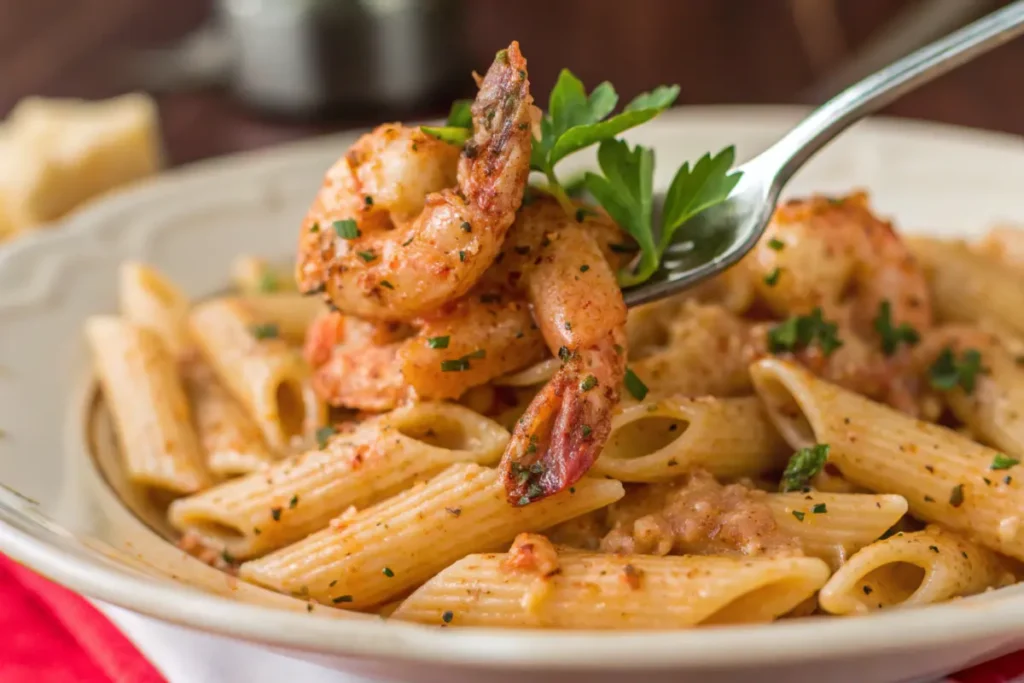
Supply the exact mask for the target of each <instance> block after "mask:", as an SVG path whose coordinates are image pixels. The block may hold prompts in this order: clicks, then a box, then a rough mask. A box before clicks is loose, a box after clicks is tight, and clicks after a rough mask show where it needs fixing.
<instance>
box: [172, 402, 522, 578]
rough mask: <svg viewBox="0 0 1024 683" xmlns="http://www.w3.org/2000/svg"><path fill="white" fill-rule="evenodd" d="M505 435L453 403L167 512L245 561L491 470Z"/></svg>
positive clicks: (398, 413)
mask: <svg viewBox="0 0 1024 683" xmlns="http://www.w3.org/2000/svg"><path fill="white" fill-rule="evenodd" d="M507 442H508V432H507V431H505V430H504V429H503V428H502V427H501V426H499V425H497V424H495V423H494V422H492V421H490V420H488V419H487V418H485V417H482V416H480V415H478V414H476V413H474V412H472V411H471V410H468V409H466V408H463V407H461V406H458V405H452V404H447V403H418V404H413V405H411V406H408V407H406V408H400V409H398V410H395V411H393V412H391V413H388V414H386V415H382V416H380V417H378V418H375V419H372V420H369V421H367V422H365V423H363V424H361V425H359V426H358V427H357V428H356V429H355V431H353V432H351V433H348V434H338V435H335V436H333V437H331V438H330V439H329V442H328V443H327V444H326V445H325V447H324V448H322V449H320V450H315V451H310V452H308V453H305V454H303V455H299V456H294V457H291V458H287V459H285V460H281V461H278V462H276V463H274V464H273V465H271V466H269V467H268V468H266V469H263V470H260V471H257V472H253V473H252V474H249V475H247V476H244V477H241V478H239V479H234V480H232V481H228V482H224V483H222V484H220V485H218V486H215V487H213V488H211V489H208V490H206V491H203V492H202V493H200V494H198V495H195V496H191V497H189V498H183V499H181V500H178V501H175V502H174V503H173V504H172V505H171V507H170V510H169V512H168V514H169V517H170V521H171V523H172V524H173V525H174V526H175V527H176V528H177V529H179V530H180V531H182V532H183V533H192V534H195V535H196V536H197V537H198V538H199V539H200V541H201V542H202V543H203V544H204V545H206V546H209V547H213V548H217V549H225V550H227V551H228V552H229V553H230V554H231V555H232V556H234V557H237V558H239V559H247V558H250V557H255V556H258V555H261V554H263V553H266V552H269V551H271V550H275V549H277V548H280V547H282V546H285V545H287V544H289V543H293V542H295V541H298V540H299V539H301V538H303V537H305V536H307V535H308V534H310V533H312V532H314V531H317V530H319V529H322V528H324V527H325V526H327V524H328V522H330V521H331V519H332V518H334V517H336V516H337V515H339V514H341V513H342V512H344V511H345V510H346V509H348V508H350V507H352V506H355V507H356V508H362V507H365V506H367V505H372V504H373V503H376V502H378V501H380V500H383V499H384V498H387V497H388V496H392V495H395V494H397V493H399V492H400V491H402V490H403V489H405V488H407V487H409V486H410V485H411V484H413V483H414V482H415V481H417V480H424V479H427V478H429V477H431V476H433V475H434V474H436V473H437V472H440V471H441V470H443V469H444V468H445V467H448V466H449V465H451V464H452V463H458V462H474V463H481V464H485V465H492V464H494V463H496V462H497V461H498V459H499V458H500V457H501V454H502V452H504V450H505V444H506V443H507Z"/></svg>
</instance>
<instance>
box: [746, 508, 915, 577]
mask: <svg viewBox="0 0 1024 683" xmlns="http://www.w3.org/2000/svg"><path fill="white" fill-rule="evenodd" d="M765 502H766V503H767V504H768V507H770V508H771V510H772V516H773V517H774V518H775V523H776V524H778V526H779V529H780V530H781V531H782V532H783V533H787V534H789V535H791V536H793V537H795V538H797V539H799V541H800V547H801V548H802V549H803V551H804V553H805V554H807V555H810V556H811V557H818V558H821V559H822V560H825V561H826V562H828V564H829V566H830V567H832V568H833V569H835V568H837V567H840V566H842V564H843V563H844V562H846V560H847V559H848V558H849V556H850V555H852V554H853V553H855V552H857V551H858V550H860V549H861V548H863V547H864V546H866V545H869V544H870V543H873V542H874V541H876V540H877V539H878V538H880V537H881V536H882V535H883V534H884V533H885V532H886V531H888V530H889V529H890V528H892V526H893V525H894V524H896V523H897V522H899V521H900V519H901V518H902V517H903V515H904V514H906V512H907V501H906V499H904V498H903V497H902V496H896V495H891V494H889V495H871V494H863V493H818V492H809V493H774V494H771V495H769V496H767V497H766V499H765Z"/></svg>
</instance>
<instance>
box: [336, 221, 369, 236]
mask: <svg viewBox="0 0 1024 683" xmlns="http://www.w3.org/2000/svg"><path fill="white" fill-rule="evenodd" d="M332 227H333V228H334V232H336V233H337V234H338V237H340V238H342V239H345V240H354V239H355V238H357V237H359V236H360V235H362V234H363V233H361V232H360V231H359V225H358V224H357V223H356V222H355V221H354V220H352V219H351V218H346V219H345V220H343V221H334V223H333V225H332Z"/></svg>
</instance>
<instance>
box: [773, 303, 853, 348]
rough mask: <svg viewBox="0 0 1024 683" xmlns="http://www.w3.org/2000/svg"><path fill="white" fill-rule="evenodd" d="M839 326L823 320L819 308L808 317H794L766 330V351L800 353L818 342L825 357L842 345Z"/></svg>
mask: <svg viewBox="0 0 1024 683" xmlns="http://www.w3.org/2000/svg"><path fill="white" fill-rule="evenodd" d="M838 332H839V326H838V325H837V324H836V323H833V322H829V321H828V320H825V318H824V316H823V315H822V313H821V308H815V309H814V310H813V311H811V314H810V315H795V316H792V317H791V318H787V319H786V320H784V321H782V322H781V323H779V324H778V325H775V326H773V327H770V328H769V329H768V350H769V351H771V352H772V353H781V352H783V351H792V352H796V351H802V350H803V349H806V348H807V347H809V346H810V345H811V344H813V343H814V342H818V346H819V347H821V351H822V353H824V354H825V355H826V356H829V355H831V354H832V352H833V351H835V350H836V349H838V348H839V347H840V346H842V345H843V341H842V340H841V339H840V338H839V336H838Z"/></svg>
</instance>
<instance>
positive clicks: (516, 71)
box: [296, 43, 532, 321]
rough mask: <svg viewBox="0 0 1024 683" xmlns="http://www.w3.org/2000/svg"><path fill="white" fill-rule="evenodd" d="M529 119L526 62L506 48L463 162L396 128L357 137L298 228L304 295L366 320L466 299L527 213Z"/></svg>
mask: <svg viewBox="0 0 1024 683" xmlns="http://www.w3.org/2000/svg"><path fill="white" fill-rule="evenodd" d="M531 110H532V98H531V97H530V88H529V81H528V79H527V74H526V60H525V59H524V58H523V56H522V54H521V53H520V51H519V46H518V44H517V43H512V44H511V45H510V46H509V48H508V49H507V50H502V51H501V52H499V53H498V55H497V57H496V58H495V60H494V63H493V64H492V65H491V68H490V69H489V70H488V72H487V74H486V76H484V78H483V79H482V81H481V83H480V91H479V93H478V95H477V98H476V101H475V102H474V103H473V105H472V108H471V112H472V118H473V131H474V132H473V137H472V139H471V140H469V141H468V142H467V144H466V145H465V147H464V148H463V150H462V153H461V155H460V154H459V151H458V148H456V147H454V146H452V145H449V144H447V143H445V142H442V141H440V140H437V139H435V138H433V137H431V136H429V135H426V134H425V133H423V132H422V131H421V130H420V129H418V128H406V127H403V126H401V125H399V124H387V125H383V126H380V127H378V128H377V129H375V130H374V131H373V132H371V133H368V134H366V135H364V136H363V137H361V138H360V139H359V140H358V141H357V142H356V143H355V144H354V145H353V146H352V148H351V149H350V150H349V151H348V153H347V154H346V155H345V156H344V157H342V158H341V159H339V160H338V162H337V163H335V165H334V166H333V167H332V168H331V169H330V170H329V171H328V172H327V175H326V177H325V180H324V183H323V186H322V187H321V189H320V192H319V193H318V195H317V197H316V199H315V200H314V203H313V206H312V208H311V209H310V210H309V213H308V214H307V215H306V218H305V220H304V222H303V226H302V231H301V235H300V240H299V256H298V263H297V267H296V279H297V281H298V283H299V288H300V289H301V290H302V291H304V292H306V293H313V292H323V293H324V294H325V295H326V297H327V298H328V300H329V301H330V302H331V303H332V304H333V305H334V306H335V307H336V308H337V309H339V310H340V311H342V312H343V313H346V314H349V315H355V316H359V317H361V318H364V319H370V320H398V321H407V320H412V319H414V318H416V317H417V316H419V315H422V314H426V313H429V312H432V311H434V310H436V309H438V308H440V307H441V306H442V305H443V304H444V303H446V302H449V301H453V300H455V299H457V298H458V297H460V296H462V295H464V294H466V293H467V292H468V291H469V290H470V289H471V288H472V287H473V285H474V284H475V283H476V282H477V280H479V279H480V277H481V276H482V275H483V273H484V272H485V271H486V270H487V268H488V267H489V266H490V265H491V263H492V262H493V261H494V258H495V257H496V256H497V254H498V250H499V249H500V247H501V244H502V242H503V240H504V238H505V234H506V232H507V230H508V228H509V226H511V225H512V222H513V220H514V219H515V213H516V211H517V210H518V208H519V206H520V204H521V202H522V197H523V191H524V188H525V186H526V181H527V176H528V175H529V166H530V150H531V144H532V140H531V130H530V124H531V113H532V111H531Z"/></svg>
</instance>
